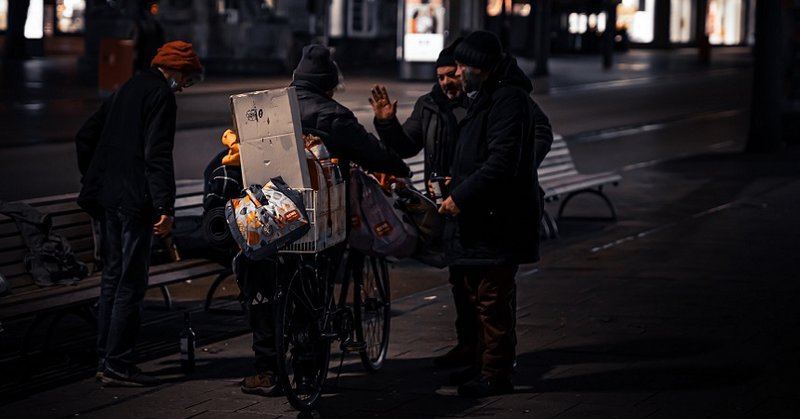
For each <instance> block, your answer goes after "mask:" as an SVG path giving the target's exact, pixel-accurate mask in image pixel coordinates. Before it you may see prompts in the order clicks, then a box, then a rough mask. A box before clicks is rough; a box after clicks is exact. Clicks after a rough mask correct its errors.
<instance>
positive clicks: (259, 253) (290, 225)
mask: <svg viewBox="0 0 800 419" xmlns="http://www.w3.org/2000/svg"><path fill="white" fill-rule="evenodd" d="M245 193H246V196H244V197H243V198H233V199H231V200H230V201H228V202H227V203H226V204H225V218H226V219H227V221H228V228H229V229H230V231H231V234H232V236H233V239H234V240H235V241H236V244H238V245H239V248H240V249H241V250H242V253H243V254H244V255H245V256H246V257H247V258H249V259H251V260H262V259H266V258H267V257H269V256H272V255H274V254H276V253H278V250H279V249H280V248H282V247H284V246H286V245H288V244H290V243H292V242H294V241H296V240H297V239H299V238H301V237H303V236H304V235H305V234H306V233H307V232H308V231H309V230H310V229H311V224H310V223H309V220H308V214H307V213H306V208H305V205H304V204H303V197H302V195H301V194H300V192H298V191H296V190H294V189H291V188H290V187H289V186H287V185H286V183H285V182H284V181H283V178H281V177H280V176H278V177H274V178H272V179H271V180H270V181H269V182H267V184H266V185H264V186H263V187H262V186H258V185H251V186H250V187H248V188H247V189H245Z"/></svg>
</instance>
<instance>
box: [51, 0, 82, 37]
mask: <svg viewBox="0 0 800 419" xmlns="http://www.w3.org/2000/svg"><path fill="white" fill-rule="evenodd" d="M85 13H86V1H85V0H57V1H56V29H58V31H59V32H61V33H78V32H83V29H84V24H85V23H84V16H85Z"/></svg>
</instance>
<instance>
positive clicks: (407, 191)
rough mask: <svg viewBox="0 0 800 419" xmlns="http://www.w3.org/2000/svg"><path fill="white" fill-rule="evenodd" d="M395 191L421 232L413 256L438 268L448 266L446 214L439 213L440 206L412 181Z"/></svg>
mask: <svg viewBox="0 0 800 419" xmlns="http://www.w3.org/2000/svg"><path fill="white" fill-rule="evenodd" d="M395 191H396V193H397V196H398V198H399V201H400V203H401V204H402V207H401V208H402V209H403V210H404V211H405V212H406V214H408V216H409V217H411V220H412V221H414V225H416V226H417V231H418V232H419V242H418V243H417V249H416V251H414V254H413V255H412V256H411V257H412V258H413V259H416V260H418V261H420V262H422V263H424V264H426V265H430V266H433V267H436V268H444V267H446V266H447V260H446V258H445V255H444V242H443V238H442V236H443V232H444V216H443V215H441V214H439V206H438V205H436V203H435V202H433V201H432V200H431V199H430V198H428V196H427V195H425V194H424V193H422V192H420V191H419V190H417V189H416V188H414V186H413V185H412V184H411V183H409V184H407V185H405V186H404V187H402V188H397V189H395Z"/></svg>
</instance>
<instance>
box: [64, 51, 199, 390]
mask: <svg viewBox="0 0 800 419" xmlns="http://www.w3.org/2000/svg"><path fill="white" fill-rule="evenodd" d="M202 70H203V67H202V66H201V65H200V60H199V59H198V58H197V55H196V54H195V52H194V50H193V49H192V44H190V43H187V42H183V41H172V42H167V43H166V44H164V45H163V46H162V47H161V48H159V49H158V52H157V53H156V56H155V57H154V58H153V61H152V63H151V68H150V69H148V70H145V71H141V72H139V73H137V74H136V75H135V76H134V77H133V78H131V79H130V80H128V81H127V82H126V83H125V84H123V85H122V87H120V88H119V90H117V91H116V92H114V94H113V95H111V96H110V97H109V98H108V99H107V100H106V101H105V102H104V103H103V105H102V106H101V107H100V109H99V110H98V111H97V112H95V113H94V115H92V116H91V117H90V118H89V119H88V120H87V121H86V122H85V123H84V124H83V126H82V127H81V129H80V130H79V131H78V133H77V135H76V138H75V140H76V148H77V154H78V168H79V169H80V172H81V175H82V178H81V184H82V187H81V191H80V195H79V196H78V204H79V205H80V206H81V207H82V208H83V209H84V210H86V211H87V212H88V213H89V214H91V215H92V216H93V217H94V218H96V219H99V220H102V252H103V254H102V262H103V275H102V280H101V287H100V299H99V308H98V313H97V326H98V327H97V353H98V356H99V360H98V368H97V375H96V377H97V379H98V380H100V381H102V382H103V383H104V384H106V385H116V386H133V387H143V386H154V385H158V384H159V383H160V380H159V379H158V378H157V377H153V376H150V375H147V374H144V373H142V371H141V370H140V369H139V368H138V367H136V364H135V362H134V361H135V353H134V346H135V343H136V338H137V334H138V330H139V324H140V314H141V313H140V312H141V307H142V301H143V300H144V295H145V291H146V290H147V282H148V270H149V268H150V243H151V241H152V240H153V235H154V234H155V235H156V236H159V237H164V236H166V235H168V234H170V232H171V231H172V219H173V215H174V212H175V210H174V205H175V173H174V170H173V166H174V165H173V160H172V148H173V144H174V141H175V118H176V110H177V107H176V105H175V92H180V91H181V90H183V88H185V87H188V86H190V85H192V84H193V83H194V81H195V80H196V79H197V78H198V77H199V75H200V74H202Z"/></svg>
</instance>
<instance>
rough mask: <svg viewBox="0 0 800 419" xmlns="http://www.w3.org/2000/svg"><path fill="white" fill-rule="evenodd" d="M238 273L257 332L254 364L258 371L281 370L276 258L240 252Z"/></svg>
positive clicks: (252, 326)
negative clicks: (276, 317) (251, 256)
mask: <svg viewBox="0 0 800 419" xmlns="http://www.w3.org/2000/svg"><path fill="white" fill-rule="evenodd" d="M233 264H234V272H235V273H236V280H237V282H238V283H239V289H240V290H241V292H242V298H243V299H244V309H245V312H246V314H247V320H248V323H249V324H250V329H251V330H252V332H253V345H252V349H253V355H254V360H253V367H255V370H256V372H257V373H259V374H262V373H264V372H267V371H271V372H276V371H277V367H278V364H277V353H276V352H275V321H274V309H275V307H274V306H275V305H274V304H273V301H272V300H273V298H274V296H275V281H276V279H275V275H276V265H275V261H274V260H271V259H267V260H259V261H253V260H249V259H247V258H246V257H245V256H244V255H242V254H239V255H238V256H237V257H236V258H235V259H234V262H233Z"/></svg>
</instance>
